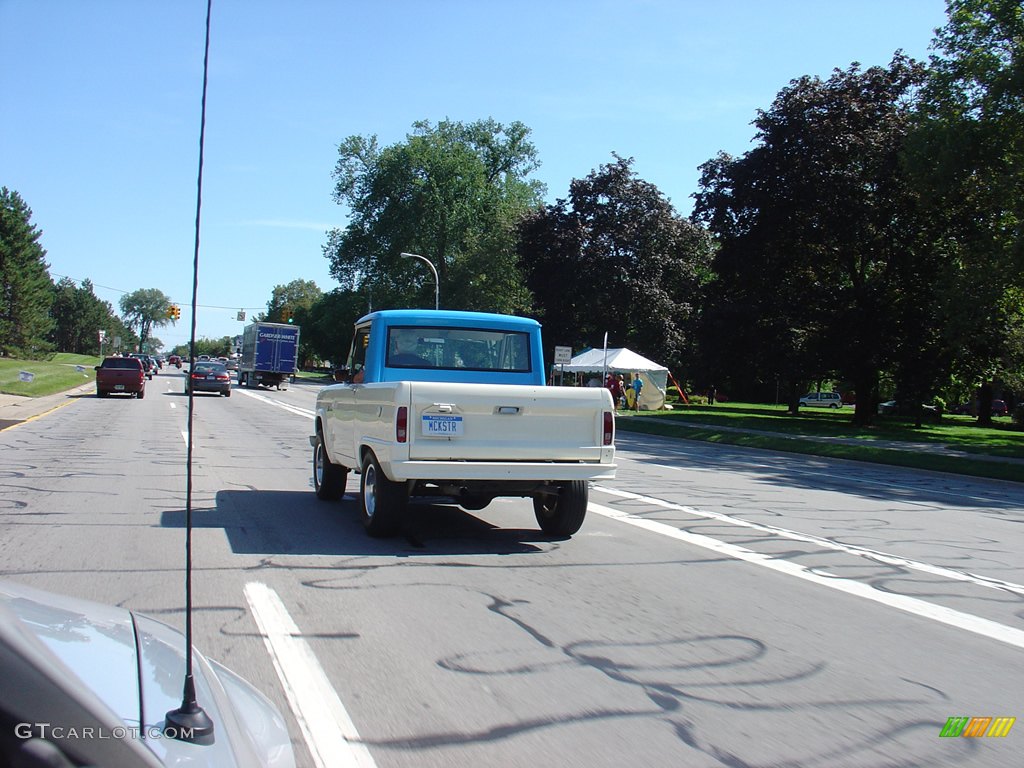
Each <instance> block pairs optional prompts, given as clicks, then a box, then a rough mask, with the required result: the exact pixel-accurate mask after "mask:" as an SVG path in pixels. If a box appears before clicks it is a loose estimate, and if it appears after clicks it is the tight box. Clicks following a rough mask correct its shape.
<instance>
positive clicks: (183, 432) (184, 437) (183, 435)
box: [181, 429, 188, 447]
mask: <svg viewBox="0 0 1024 768" xmlns="http://www.w3.org/2000/svg"><path fill="white" fill-rule="evenodd" d="M181 439H182V440H184V441H185V446H186V447H188V430H186V429H183V430H181Z"/></svg>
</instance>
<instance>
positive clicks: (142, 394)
mask: <svg viewBox="0 0 1024 768" xmlns="http://www.w3.org/2000/svg"><path fill="white" fill-rule="evenodd" d="M145 396H146V388H145V387H143V388H142V389H140V390H139V394H137V395H136V397H137V398H139V400H141V399H142V398H144V397H145Z"/></svg>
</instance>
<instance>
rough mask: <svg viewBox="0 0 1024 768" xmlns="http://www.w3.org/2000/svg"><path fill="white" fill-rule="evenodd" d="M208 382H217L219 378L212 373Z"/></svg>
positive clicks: (208, 377) (207, 378)
mask: <svg viewBox="0 0 1024 768" xmlns="http://www.w3.org/2000/svg"><path fill="white" fill-rule="evenodd" d="M206 380H207V381H216V380H217V377H216V376H215V375H214V374H212V373H211V374H210V375H209V376H207V377H206Z"/></svg>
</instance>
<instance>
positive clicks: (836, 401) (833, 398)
mask: <svg viewBox="0 0 1024 768" xmlns="http://www.w3.org/2000/svg"><path fill="white" fill-rule="evenodd" d="M800 405H809V406H816V407H818V408H842V407H843V396H842V395H840V394H839V393H838V392H808V393H807V394H806V395H804V396H803V397H801V398H800Z"/></svg>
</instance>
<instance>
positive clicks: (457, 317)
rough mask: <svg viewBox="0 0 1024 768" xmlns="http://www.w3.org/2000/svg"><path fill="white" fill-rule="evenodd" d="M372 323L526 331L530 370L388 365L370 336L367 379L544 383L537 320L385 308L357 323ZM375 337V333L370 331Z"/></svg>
mask: <svg viewBox="0 0 1024 768" xmlns="http://www.w3.org/2000/svg"><path fill="white" fill-rule="evenodd" d="M366 323H371V324H372V327H374V328H380V327H385V328H390V327H394V326H409V325H414V326H421V327H425V328H430V327H438V328H473V329H494V330H498V331H508V332H517V333H524V334H527V335H528V336H529V337H530V342H529V345H530V360H531V364H530V370H528V371H479V370H473V369H465V370H455V369H451V368H444V369H433V368H389V367H387V366H385V365H384V349H383V347H381V346H379V345H380V344H381V342H380V341H375V340H374V339H373V338H371V341H370V347H371V348H370V350H369V353H368V355H367V359H366V366H367V370H366V379H365V380H366V381H367V382H371V381H378V382H381V381H404V380H405V381H450V382H465V383H473V382H486V383H494V384H532V385H541V386H543V384H544V378H545V372H544V359H543V350H542V349H541V342H540V328H541V325H540V323H539V322H537V321H536V320H531V319H530V318H526V317H516V316H514V315H499V314H494V313H491V312H462V311H456V310H448V309H441V310H436V309H384V310H379V311H377V312H371V313H370V314H368V315H364V316H363V317H361V318H359V320H357V321H356V325H357V326H361V325H365V324H366ZM371 337H372V334H371Z"/></svg>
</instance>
